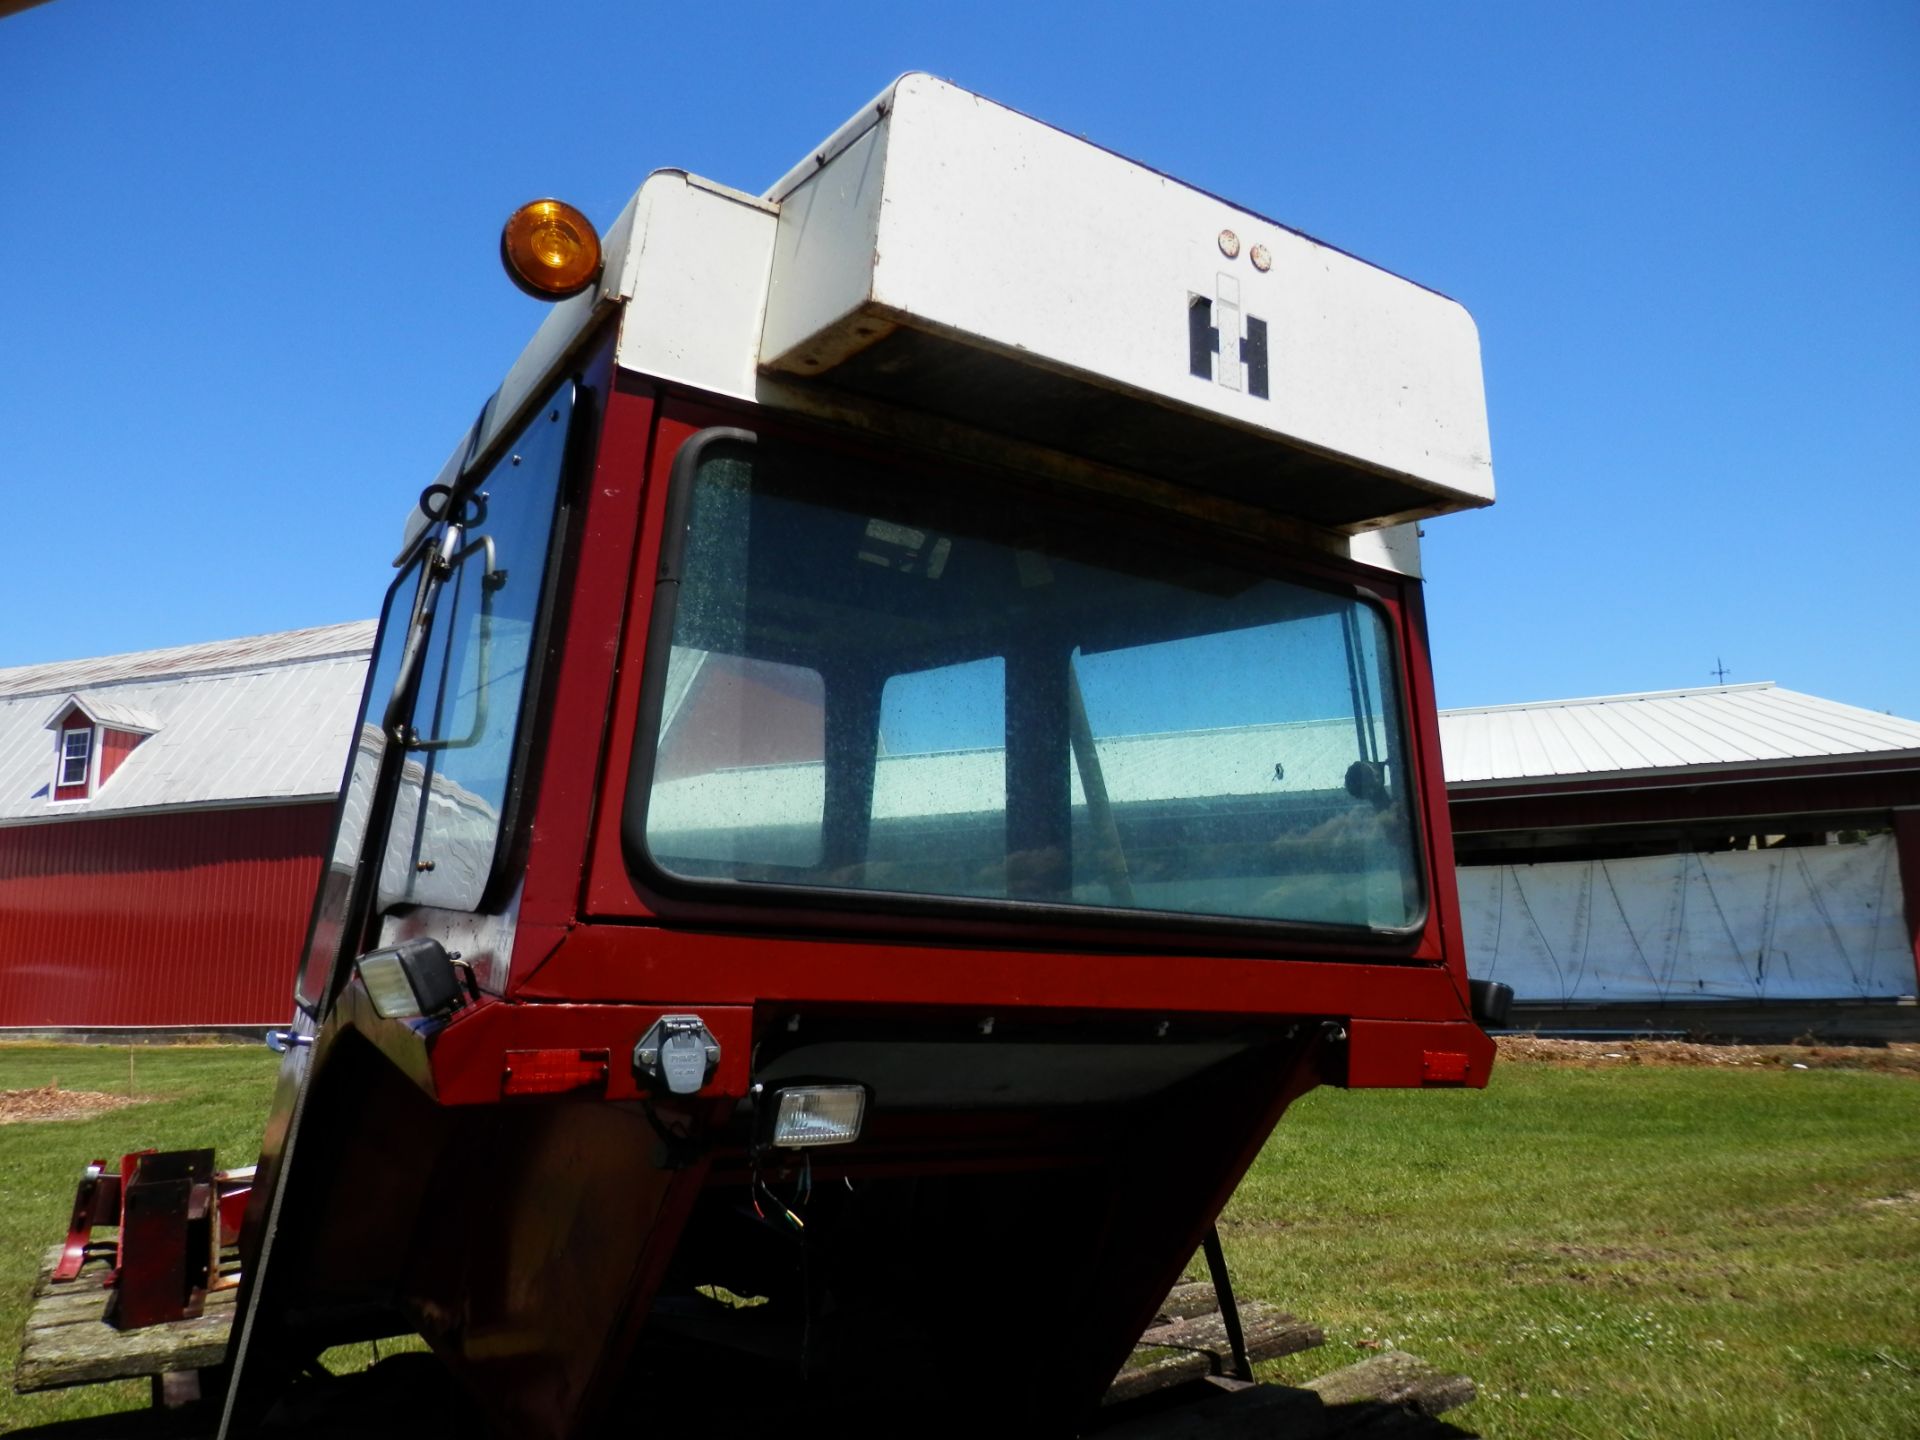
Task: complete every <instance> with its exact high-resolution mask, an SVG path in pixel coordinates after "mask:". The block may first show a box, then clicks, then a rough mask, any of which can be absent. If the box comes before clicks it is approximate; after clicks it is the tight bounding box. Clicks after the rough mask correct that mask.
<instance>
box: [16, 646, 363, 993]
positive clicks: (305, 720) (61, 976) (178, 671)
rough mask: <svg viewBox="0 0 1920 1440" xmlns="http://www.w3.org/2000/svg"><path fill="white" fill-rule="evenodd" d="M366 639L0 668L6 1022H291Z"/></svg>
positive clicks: (185, 648) (202, 649)
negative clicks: (298, 967)
mask: <svg viewBox="0 0 1920 1440" xmlns="http://www.w3.org/2000/svg"><path fill="white" fill-rule="evenodd" d="M372 638H373V626H372V624H371V623H369V622H364V621H360V622H354V623H351V624H345V625H330V626H325V627H321V628H318V629H311V630H296V631H292V632H288V633H284V634H277V635H262V636H255V637H252V638H249V639H244V640H229V641H220V642H216V643H212V644H203V645H188V646H182V647H178V648H175V649H168V650H150V651H143V652H140V653H137V654H130V655H112V656H107V657H104V658H101V659H95V660H79V661H68V662H60V663H55V664H47V665H31V666H22V667H16V668H13V669H7V670H0V1029H13V1030H115V1029H121V1028H127V1029H141V1030H153V1029H161V1028H167V1027H182V1028H190V1029H199V1028H212V1027H220V1026H243V1025H244V1026H254V1025H267V1024H279V1023H281V1022H284V1021H285V1020H286V1018H287V1014H288V1010H289V1007H290V1004H291V1000H290V996H291V993H292V982H293V970H294V966H295V964H296V963H297V961H298V957H299V954H300V949H301V944H302V942H303V940H304V937H305V933H306V925H307V916H308V911H309V908H310V906H311V905H312V902H313V894H314V888H315V885H316V883H317V881H318V878H319V871H320V860H321V856H322V855H323V853H324V852H325V850H326V846H327V840H328V837H329V835H330V834H331V831H332V824H333V812H334V804H335V797H336V795H337V794H338V791H339V788H340V779H341V774H342V767H343V765H344V763H345V758H346V754H347V741H348V737H349V735H350V733H351V731H352V728H353V721H354V717H355V715H356V713H357V710H358V705H359V698H360V690H361V686H362V684H363V682H364V679H365V674H366V659H367V652H368V650H369V648H370V646H371V644H372Z"/></svg>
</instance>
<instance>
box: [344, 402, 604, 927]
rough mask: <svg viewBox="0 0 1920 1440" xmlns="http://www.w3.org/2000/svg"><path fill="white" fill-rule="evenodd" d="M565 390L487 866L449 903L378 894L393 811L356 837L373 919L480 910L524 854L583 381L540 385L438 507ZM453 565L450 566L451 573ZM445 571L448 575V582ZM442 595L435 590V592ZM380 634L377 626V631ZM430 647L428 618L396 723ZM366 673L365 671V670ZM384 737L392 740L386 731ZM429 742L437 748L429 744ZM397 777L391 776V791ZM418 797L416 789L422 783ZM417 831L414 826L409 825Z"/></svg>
mask: <svg viewBox="0 0 1920 1440" xmlns="http://www.w3.org/2000/svg"><path fill="white" fill-rule="evenodd" d="M563 396H564V397H565V407H564V411H565V413H564V414H563V415H562V417H561V418H560V420H559V421H558V422H557V423H559V424H560V425H561V427H562V434H561V437H560V460H559V468H558V474H557V476H556V478H555V483H554V509H553V517H552V520H551V523H550V528H549V530H548V533H547V548H546V554H545V562H544V563H545V566H546V568H545V571H544V573H543V575H542V577H541V582H540V592H539V596H538V598H537V600H536V601H535V605H536V607H537V608H536V609H535V612H534V622H533V628H532V631H531V633H530V635H529V636H528V641H527V660H526V671H525V676H526V678H525V680H524V681H523V682H522V685H521V690H520V697H519V703H518V705H517V706H516V708H515V710H514V719H513V725H514V736H513V741H512V743H511V744H510V745H509V746H508V760H507V771H506V776H507V779H506V788H505V792H504V794H503V795H502V797H501V804H500V810H499V816H500V818H499V824H498V826H497V828H496V830H495V835H494V844H493V856H492V859H491V861H490V862H489V864H488V866H487V871H486V874H485V876H484V877H483V878H482V880H481V883H480V886H479V889H478V891H477V892H476V894H475V896H474V899H473V903H472V904H470V905H461V906H451V905H440V904H435V903H433V902H432V901H431V900H416V899H408V898H404V897H403V898H397V899H390V900H383V899H382V898H381V895H380V890H379V886H380V876H381V874H382V873H383V871H384V868H385V865H386V858H387V850H388V847H389V846H390V845H391V844H392V842H393V839H394V835H395V831H394V828H393V820H394V817H393V816H392V815H391V814H390V815H388V816H387V823H386V833H385V835H384V836H383V837H381V841H380V844H379V845H378V846H377V847H375V846H373V845H371V844H369V843H368V841H369V840H370V839H371V837H370V836H368V837H363V841H362V849H361V852H360V864H361V865H362V866H364V867H369V868H370V869H371V871H372V878H371V885H372V889H371V891H370V895H369V905H370V909H371V914H372V916H373V917H375V918H376V919H381V918H383V917H387V916H391V915H399V914H406V913H409V912H412V911H415V910H430V911H439V912H442V913H445V914H458V915H480V914H486V913H488V912H490V911H493V910H496V909H498V908H499V907H500V905H501V904H502V903H503V902H504V900H505V898H506V895H507V894H508V893H509V892H510V889H511V887H510V886H509V885H508V884H507V879H508V876H509V873H510V872H512V871H517V870H518V869H519V868H520V867H521V865H522V863H523V861H524V859H525V853H524V847H523V842H524V826H523V825H522V820H523V818H524V807H525V804H526V800H527V795H528V793H529V792H530V791H531V789H532V788H533V786H534V785H535V784H536V783H537V778H538V777H537V773H536V772H537V769H538V765H539V762H540V760H541V757H542V756H543V754H544V753H545V748H546V747H545V745H544V744H538V745H537V744H536V743H535V742H536V739H537V738H538V736H537V732H538V730H539V724H538V714H539V712H540V711H541V710H542V709H543V707H544V706H545V704H546V691H547V679H548V676H547V669H548V663H549V660H550V658H551V657H550V653H549V652H550V651H551V649H552V647H553V644H554V638H555V636H556V635H558V634H560V633H561V631H560V630H559V629H558V628H557V627H558V626H559V625H560V624H561V618H560V615H559V612H560V610H561V609H563V608H564V599H565V593H566V592H565V587H564V585H563V574H564V572H565V571H566V570H567V568H568V567H567V564H566V559H567V552H568V546H569V544H570V542H571V538H572V532H573V526H572V518H573V509H574V484H575V478H576V476H577V474H578V472H579V469H580V465H581V456H582V454H583V447H585V446H586V445H587V444H588V443H589V441H590V437H591V436H592V435H593V433H594V429H595V419H596V416H595V414H594V413H593V412H592V411H591V410H589V409H588V408H587V407H588V406H590V405H591V402H592V396H591V392H590V391H589V390H588V388H587V386H586V384H585V382H584V381H583V380H582V379H581V377H580V376H579V375H578V374H574V373H568V374H563V375H562V376H561V377H560V378H559V379H558V380H557V381H556V382H555V383H553V384H552V385H550V386H548V387H547V389H546V390H545V391H544V392H543V394H542V398H541V399H540V401H539V403H538V404H535V405H532V406H530V407H528V409H527V411H526V412H525V413H526V416H527V418H526V419H525V421H523V422H522V423H521V424H520V425H519V426H517V427H516V428H515V429H514V430H513V431H512V432H511V433H509V434H506V435H504V436H502V437H501V439H500V440H499V441H498V442H496V444H495V445H493V446H492V447H489V448H490V451H491V458H489V459H487V460H486V463H485V464H473V465H470V466H469V468H468V469H467V472H466V474H465V475H464V476H463V477H462V479H461V480H460V482H459V483H458V484H457V485H455V486H454V487H453V490H452V492H451V494H450V495H449V496H448V497H447V500H446V507H447V509H446V512H445V513H451V514H456V515H457V514H459V513H460V510H461V508H462V507H464V506H465V504H466V503H467V501H468V500H469V498H470V497H472V496H474V495H476V494H478V493H479V492H480V491H481V490H482V489H483V488H484V487H485V485H486V482H487V481H488V480H490V479H491V478H493V476H494V474H495V473H496V472H497V471H498V470H499V468H500V467H501V466H503V465H506V464H508V463H509V459H508V457H509V456H511V455H513V453H514V449H515V447H516V446H518V445H519V444H520V443H521V442H522V441H523V440H524V439H525V438H526V436H527V435H528V434H529V433H530V432H531V431H532V430H533V428H534V426H535V425H536V424H538V423H539V422H540V420H541V418H542V416H544V415H545V413H546V412H547V411H548V410H550V409H552V408H553V406H554V405H555V404H556V403H558V402H560V401H561V399H562V397H563ZM443 528H444V527H439V526H436V527H430V529H429V531H428V532H426V533H428V534H430V535H433V536H436V537H437V536H438V535H440V534H441V533H443ZM457 571H458V567H456V571H455V573H457ZM452 583H453V579H452V576H451V575H450V576H449V577H448V584H452ZM445 598H446V594H445V591H444V590H443V591H442V593H441V595H440V597H439V599H440V600H444V599H445ZM439 623H440V614H439V612H438V611H436V613H435V615H434V618H433V625H438V624H439ZM381 638H382V640H384V638H385V636H384V631H383V634H382V637H381ZM431 648H432V626H431V625H430V626H429V634H428V636H427V637H426V638H425V639H423V641H422V656H421V668H420V673H419V674H418V675H416V676H415V677H414V678H413V680H412V682H411V685H410V689H411V691H412V694H411V697H410V702H409V705H408V707H407V713H406V718H405V719H403V720H401V721H399V722H398V723H400V724H402V725H408V724H409V722H411V720H412V719H413V718H414V717H415V715H416V714H417V713H418V709H419V706H420V704H421V703H422V697H423V695H424V693H425V691H426V688H427V685H428V683H429V677H428V675H427V670H426V661H427V655H428V654H429V653H430V651H431ZM370 673H371V672H370ZM382 728H383V729H384V728H385V727H384V726H383V727H382ZM387 743H388V744H389V745H392V744H394V743H396V742H395V741H394V739H393V736H392V735H391V734H389V735H388V737H387ZM435 748H440V747H438V746H436V747H435ZM418 753H421V752H420V751H419V750H418V749H417V748H416V747H414V746H411V745H408V746H404V747H402V749H401V758H400V762H399V763H400V765H401V767H403V768H404V766H405V764H406V761H407V757H409V756H412V755H415V754H418ZM403 784H404V782H400V783H397V784H396V787H395V795H396V797H397V795H398V793H399V789H400V788H402V785H403ZM423 798H424V791H423ZM416 834H417V832H416Z"/></svg>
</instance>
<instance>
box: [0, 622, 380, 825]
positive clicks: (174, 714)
mask: <svg viewBox="0 0 1920 1440" xmlns="http://www.w3.org/2000/svg"><path fill="white" fill-rule="evenodd" d="M373 634H374V623H373V622H372V621H370V620H367V621H353V622H351V623H348V624H344V625H327V626H321V627H318V628H315V629H310V630H293V631H287V632H283V633H281V634H277V635H255V636H249V637H247V638H244V639H240V640H222V641H215V642H212V643H209V644H202V645H183V646H176V647H174V648H171V649H166V650H144V651H139V652H137V653H134V654H130V655H108V656H102V657H99V658H97V659H91V660H73V661H61V662H56V663H53V664H47V665H26V666H16V667H14V668H11V669H6V670H0V825H18V824H28V823H33V822H36V821H43V820H49V819H56V818H73V817H78V816H82V815H100V814H114V813H120V812H124V811H129V810H153V809H172V808H181V807H192V806H213V805H229V804H249V803H251V804H258V803H274V802H285V801H293V800H302V799H319V798H324V797H327V796H331V795H333V794H334V793H336V792H337V791H338V790H339V788H340V776H341V772H342V767H343V766H344V764H345V760H346V754H347V742H348V738H349V736H350V734H351V732H352V728H353V720H354V716H355V714H356V712H357V710H358V706H359V700H360V691H361V687H362V685H363V683H364V682H365V678H366V666H367V655H368V652H369V651H370V649H371V648H372V644H373ZM69 700H78V701H79V702H81V704H82V707H83V708H84V709H86V710H88V711H89V712H90V713H91V714H92V715H93V716H94V717H95V718H96V719H100V720H103V721H104V722H105V723H107V724H110V725H111V724H113V723H114V722H115V720H116V719H125V718H127V717H138V720H139V721H140V722H141V723H139V724H138V725H137V726H132V727H130V728H138V729H144V730H149V731H151V733H150V734H149V735H148V737H147V739H145V740H144V741H142V742H141V744H140V745H139V747H138V748H137V749H135V750H134V751H133V753H132V754H131V755H129V756H128V757H127V758H126V760H125V761H124V762H123V763H122V764H121V766H120V768H119V770H118V771H117V772H116V773H115V774H114V775H113V776H112V777H110V778H109V779H108V780H107V782H106V783H105V784H104V785H101V786H99V787H98V788H97V789H96V790H95V792H94V794H93V795H92V797H90V798H89V799H86V800H80V801H71V802H59V803H53V802H52V799H51V796H52V792H51V789H50V788H49V787H50V785H51V782H52V780H53V773H54V747H55V743H56V742H55V740H54V739H53V738H52V737H50V736H49V735H48V732H47V728H46V727H47V723H48V721H49V720H51V719H54V718H56V717H57V715H58V714H59V713H61V712H63V711H64V710H65V708H66V704H67V702H68V701H69Z"/></svg>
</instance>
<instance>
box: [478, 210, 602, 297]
mask: <svg viewBox="0 0 1920 1440" xmlns="http://www.w3.org/2000/svg"><path fill="white" fill-rule="evenodd" d="M500 260H501V263H502V264H504V265H505V266H506V267H507V274H508V275H509V276H510V277H512V279H513V283H514V284H516V285H518V286H519V287H520V288H521V289H522V290H524V291H526V292H527V294H529V295H531V296H533V297H534V298H535V299H536V300H564V299H566V298H567V297H568V296H569V295H578V294H579V293H580V292H581V291H582V290H584V289H586V288H587V287H588V286H589V285H591V284H593V282H594V281H595V280H597V279H599V278H600V237H599V236H598V235H597V234H595V233H594V229H593V224H592V222H591V221H589V220H588V219H587V217H586V216H584V215H582V214H581V213H580V212H579V211H578V210H576V209H574V208H573V207H572V206H571V205H568V204H565V203H563V202H562V201H559V200H534V201H531V202H529V203H528V204H525V205H522V206H521V207H520V208H519V209H518V210H516V211H514V212H513V214H511V215H509V216H508V217H507V225H506V228H505V229H504V230H502V231H501V232H500Z"/></svg>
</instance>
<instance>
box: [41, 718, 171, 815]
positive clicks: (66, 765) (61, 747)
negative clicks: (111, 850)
mask: <svg viewBox="0 0 1920 1440" xmlns="http://www.w3.org/2000/svg"><path fill="white" fill-rule="evenodd" d="M159 728H160V722H159V720H157V719H156V718H155V717H154V716H152V715H150V714H148V713H147V712H146V711H145V710H137V709H135V708H134V707H133V706H131V705H127V704H125V703H124V702H120V701H117V700H113V699H110V698H106V697H102V696H99V695H91V694H83V695H69V696H68V697H67V698H66V699H65V700H63V701H61V702H60V708H59V709H57V710H55V711H54V712H53V718H52V719H50V720H48V721H47V729H49V730H51V731H52V732H53V735H54V750H53V784H52V785H51V786H50V787H48V791H49V793H48V794H47V799H48V800H49V802H51V803H52V804H55V805H59V804H65V803H67V802H69V801H73V800H91V799H92V798H93V796H94V793H95V792H96V791H98V790H99V789H100V787H101V786H103V785H105V784H106V783H107V782H108V781H109V780H111V779H112V778H113V777H114V774H115V772H117V771H118V770H119V769H120V767H121V766H122V765H123V764H125V763H126V760H127V757H128V756H129V755H131V754H133V752H134V750H135V749H136V748H137V747H138V746H139V745H140V743H141V742H142V741H144V740H145V739H147V737H148V736H150V735H152V734H153V733H154V732H155V731H157V730H158V729H159Z"/></svg>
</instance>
